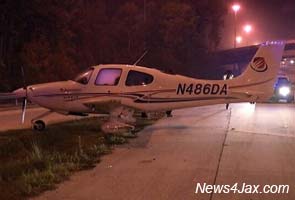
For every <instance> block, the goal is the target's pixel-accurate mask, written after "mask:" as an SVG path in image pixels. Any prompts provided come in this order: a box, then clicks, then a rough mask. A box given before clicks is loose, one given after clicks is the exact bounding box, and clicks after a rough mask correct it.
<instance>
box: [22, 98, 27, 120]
mask: <svg viewBox="0 0 295 200" xmlns="http://www.w3.org/2000/svg"><path fill="white" fill-rule="evenodd" d="M26 109H27V98H23V104H22V124H23V123H25V116H26Z"/></svg>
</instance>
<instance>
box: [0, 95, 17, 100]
mask: <svg viewBox="0 0 295 200" xmlns="http://www.w3.org/2000/svg"><path fill="white" fill-rule="evenodd" d="M17 98H18V97H17V96H16V94H15V93H0V100H9V99H17Z"/></svg>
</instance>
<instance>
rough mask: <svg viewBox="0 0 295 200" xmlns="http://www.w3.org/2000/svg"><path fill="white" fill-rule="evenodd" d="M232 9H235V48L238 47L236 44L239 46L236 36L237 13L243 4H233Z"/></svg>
mask: <svg viewBox="0 0 295 200" xmlns="http://www.w3.org/2000/svg"><path fill="white" fill-rule="evenodd" d="M231 8H232V10H233V11H234V14H235V22H234V32H235V33H234V34H235V36H234V48H236V46H237V41H236V38H237V13H238V11H239V10H240V9H241V6H240V5H239V4H236V3H235V4H233V5H232V7H231Z"/></svg>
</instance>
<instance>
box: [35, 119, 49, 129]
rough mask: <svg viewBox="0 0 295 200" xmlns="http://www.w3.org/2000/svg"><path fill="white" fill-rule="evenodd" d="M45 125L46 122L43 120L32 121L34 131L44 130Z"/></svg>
mask: <svg viewBox="0 0 295 200" xmlns="http://www.w3.org/2000/svg"><path fill="white" fill-rule="evenodd" d="M45 127H46V125H45V122H44V121H42V120H37V121H32V129H33V130H34V131H44V130H45Z"/></svg>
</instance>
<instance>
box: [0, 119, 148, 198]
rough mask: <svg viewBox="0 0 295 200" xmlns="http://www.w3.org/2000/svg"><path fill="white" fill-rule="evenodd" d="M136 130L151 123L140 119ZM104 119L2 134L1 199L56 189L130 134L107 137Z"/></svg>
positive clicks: (0, 156)
mask: <svg viewBox="0 0 295 200" xmlns="http://www.w3.org/2000/svg"><path fill="white" fill-rule="evenodd" d="M139 122H140V123H139V126H137V127H136V131H139V130H141V129H142V128H143V127H144V126H146V125H149V124H150V123H151V122H148V121H146V120H141V121H139ZM100 123H101V121H100V120H99V119H97V118H87V119H83V120H79V121H73V122H66V123H62V124H57V125H51V126H49V127H48V128H47V129H46V130H45V131H44V132H42V133H38V132H37V133H36V132H34V131H31V130H14V131H7V132H2V133H0V162H1V165H0V199H13V200H14V199H17V200H19V199H26V198H28V197H30V196H32V195H37V194H40V193H41V192H43V191H45V190H50V189H54V188H55V187H56V184H57V183H60V182H62V181H64V180H66V179H67V178H68V177H69V175H70V174H72V173H73V172H75V171H78V170H83V169H89V168H92V167H94V166H95V165H96V164H97V163H98V162H99V161H100V158H101V156H103V155H105V154H108V153H111V150H112V148H113V146H114V145H119V144H124V143H126V142H127V141H128V138H130V135H129V136H126V137H124V136H107V137H106V136H105V135H103V134H102V132H101V130H100Z"/></svg>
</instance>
